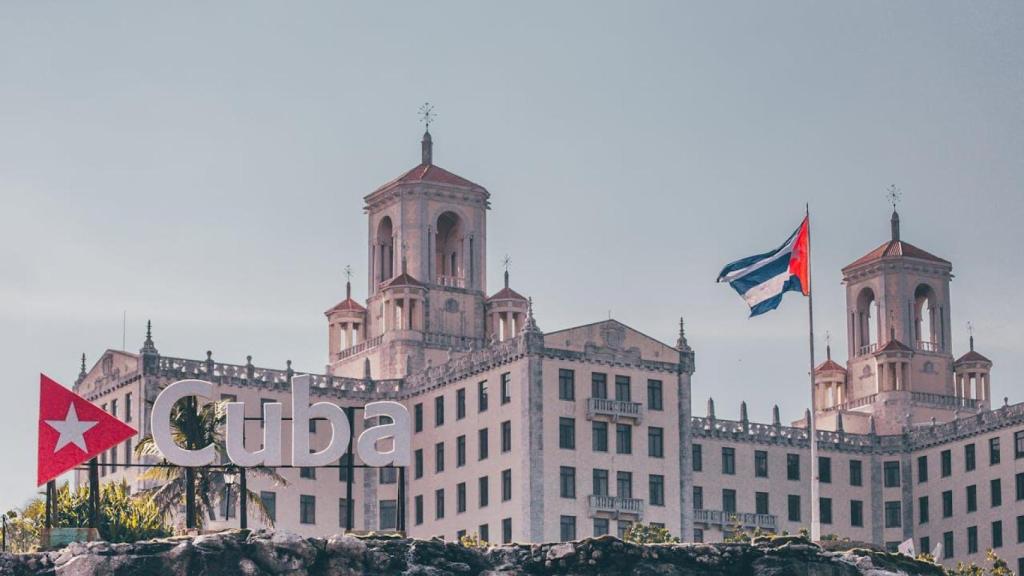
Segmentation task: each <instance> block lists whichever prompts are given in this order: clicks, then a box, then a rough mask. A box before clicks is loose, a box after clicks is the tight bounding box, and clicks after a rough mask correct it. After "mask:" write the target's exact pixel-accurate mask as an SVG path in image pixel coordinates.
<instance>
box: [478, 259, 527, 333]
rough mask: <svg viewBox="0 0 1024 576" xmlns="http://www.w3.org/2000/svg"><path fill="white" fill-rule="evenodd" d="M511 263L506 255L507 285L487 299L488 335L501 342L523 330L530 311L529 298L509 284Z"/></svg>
mask: <svg viewBox="0 0 1024 576" xmlns="http://www.w3.org/2000/svg"><path fill="white" fill-rule="evenodd" d="M509 263H510V260H509V259H508V257H507V256H506V257H505V287H504V288H502V289H501V290H499V291H498V292H497V293H495V294H494V295H493V296H491V297H490V298H488V299H487V303H486V307H487V326H486V327H485V328H486V333H487V337H488V338H491V339H492V340H495V341H498V342H501V341H504V340H508V339H509V338H515V337H516V336H518V335H519V333H520V332H521V331H522V329H523V326H524V322H525V321H526V317H527V315H528V312H529V308H530V303H529V300H528V299H527V298H526V297H525V296H523V295H522V294H520V293H518V292H516V291H515V290H513V289H512V288H511V287H510V286H509Z"/></svg>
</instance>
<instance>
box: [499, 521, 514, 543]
mask: <svg viewBox="0 0 1024 576" xmlns="http://www.w3.org/2000/svg"><path fill="white" fill-rule="evenodd" d="M511 542H512V519H511V518H503V519H502V520H501V543H502V544H510V543H511Z"/></svg>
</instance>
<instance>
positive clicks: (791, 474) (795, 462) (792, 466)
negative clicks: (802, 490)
mask: <svg viewBox="0 0 1024 576" xmlns="http://www.w3.org/2000/svg"><path fill="white" fill-rule="evenodd" d="M786 478H788V479H790V480H799V479H800V455H799V454H786Z"/></svg>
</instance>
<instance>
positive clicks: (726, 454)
mask: <svg viewBox="0 0 1024 576" xmlns="http://www.w3.org/2000/svg"><path fill="white" fill-rule="evenodd" d="M735 473H736V449H735V448H730V447H728V446H723V447H722V474H735Z"/></svg>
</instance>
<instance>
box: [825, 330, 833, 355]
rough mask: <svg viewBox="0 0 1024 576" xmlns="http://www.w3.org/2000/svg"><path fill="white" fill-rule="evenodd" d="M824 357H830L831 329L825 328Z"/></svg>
mask: <svg viewBox="0 0 1024 576" xmlns="http://www.w3.org/2000/svg"><path fill="white" fill-rule="evenodd" d="M825 359H826V360H831V359H832V331H831V330H825Z"/></svg>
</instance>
